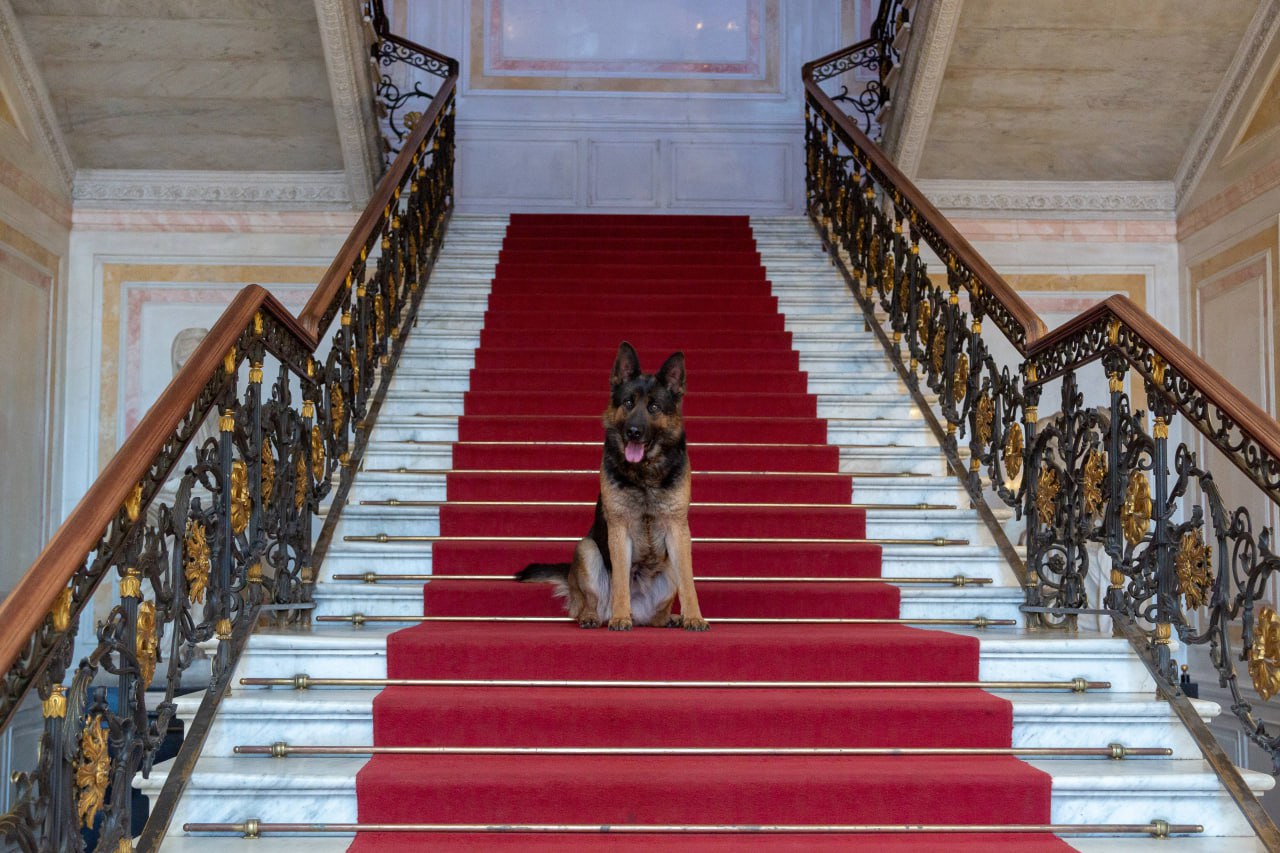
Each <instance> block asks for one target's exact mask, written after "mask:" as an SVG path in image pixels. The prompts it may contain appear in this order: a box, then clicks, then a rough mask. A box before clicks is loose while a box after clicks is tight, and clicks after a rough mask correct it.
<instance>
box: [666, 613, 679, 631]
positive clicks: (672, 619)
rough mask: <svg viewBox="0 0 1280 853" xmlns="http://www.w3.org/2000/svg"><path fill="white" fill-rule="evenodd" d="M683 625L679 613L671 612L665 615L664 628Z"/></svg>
mask: <svg viewBox="0 0 1280 853" xmlns="http://www.w3.org/2000/svg"><path fill="white" fill-rule="evenodd" d="M682 625H684V617H683V616H681V615H680V614H679V613H672V614H671V615H670V616H668V617H667V621H666V622H665V623H664V624H663V626H662V627H664V628H679V627H681V626H682Z"/></svg>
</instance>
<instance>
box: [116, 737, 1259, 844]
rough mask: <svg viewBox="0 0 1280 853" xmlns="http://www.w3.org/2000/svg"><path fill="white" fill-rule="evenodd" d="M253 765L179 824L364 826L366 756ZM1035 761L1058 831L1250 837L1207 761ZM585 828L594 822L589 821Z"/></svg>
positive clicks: (233, 761)
mask: <svg viewBox="0 0 1280 853" xmlns="http://www.w3.org/2000/svg"><path fill="white" fill-rule="evenodd" d="M246 758H248V757H235V758H214V757H212V756H210V757H207V758H205V759H203V760H202V761H201V762H200V763H199V765H198V766H197V767H196V769H195V772H194V773H192V775H191V778H190V780H189V781H188V783H187V789H186V790H187V795H186V796H184V797H183V799H182V801H181V802H180V803H179V804H178V808H177V810H176V813H175V814H174V817H173V823H174V824H175V825H177V826H181V825H182V824H183V823H184V822H188V821H195V820H199V821H206V822H214V823H216V822H224V821H226V822H236V821H242V820H244V819H245V818H247V817H258V818H261V819H262V820H264V821H276V822H286V823H308V822H314V821H325V822H331V823H353V822H355V821H356V820H358V817H357V814H356V794H355V776H356V773H357V772H358V771H359V769H360V768H361V767H362V766H363V765H364V763H365V760H366V759H365V758H364V757H338V756H321V757H292V758H287V759H284V760H274V761H273V760H271V759H268V758H261V757H257V756H255V757H253V758H252V759H249V760H246ZM170 763H171V762H165V763H164V764H162V765H158V766H157V767H156V768H155V770H154V771H153V772H152V775H151V779H149V780H144V781H143V782H142V784H141V785H140V787H141V788H142V790H143V792H144V793H153V792H155V791H158V790H159V787H160V786H161V785H162V784H163V782H164V779H165V778H166V776H167V771H168V765H169V764H170ZM1028 763H1029V764H1031V765H1032V766H1033V767H1035V768H1037V769H1039V770H1041V771H1042V772H1044V773H1046V774H1048V775H1049V776H1050V777H1051V779H1052V789H1053V798H1052V805H1051V807H1050V808H1051V812H1050V813H1051V819H1052V820H1053V821H1054V822H1056V823H1145V822H1147V821H1150V820H1152V819H1153V818H1161V819H1163V820H1168V821H1170V822H1171V823H1194V824H1201V825H1203V826H1204V828H1205V834H1206V835H1210V836H1212V835H1242V834H1245V833H1247V832H1248V830H1249V827H1248V824H1247V822H1246V821H1245V819H1244V816H1243V815H1242V814H1241V813H1240V811H1239V809H1237V808H1236V807H1235V804H1234V803H1233V802H1232V801H1231V799H1230V797H1229V796H1228V795H1227V794H1226V793H1225V791H1223V790H1222V788H1221V785H1220V784H1219V782H1218V777H1217V776H1216V774H1214V773H1213V772H1212V770H1210V769H1209V768H1208V766H1207V765H1206V764H1205V763H1204V762H1203V761H1196V760H1188V759H1184V760H1165V761H1151V760H1148V761H1136V760H1135V761H1119V762H1112V761H1105V762H1104V761H1098V760H1095V761H1060V760H1058V761H1044V760H1031V761H1029V762H1028ZM1244 774H1245V778H1246V781H1247V782H1248V783H1249V784H1250V786H1251V787H1252V788H1254V789H1255V790H1256V791H1259V792H1262V791H1267V790H1270V789H1271V787H1272V786H1273V785H1274V784H1275V780H1274V779H1273V778H1272V777H1270V776H1267V775H1265V774H1262V773H1257V772H1256V771H1244ZM246 809H251V811H249V812H246ZM584 822H591V820H590V818H589V817H587V816H584Z"/></svg>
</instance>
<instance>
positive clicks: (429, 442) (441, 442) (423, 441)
mask: <svg viewBox="0 0 1280 853" xmlns="http://www.w3.org/2000/svg"><path fill="white" fill-rule="evenodd" d="M388 444H413V445H418V446H421V447H453V446H454V445H461V446H463V447H596V448H599V447H600V440H599V439H597V440H595V441H530V440H527V439H522V440H515V439H513V440H511V441H500V440H496V439H493V440H490V439H486V440H484V441H462V440H459V441H450V440H449V439H445V438H402V439H399V440H393V441H390V442H388ZM689 447H691V448H698V447H861V448H877V447H896V448H915V447H919V448H921V449H925V448H928V449H929V450H933V449H934V448H932V447H929V446H928V445H923V444H823V443H819V442H813V441H808V442H789V441H690V442H689Z"/></svg>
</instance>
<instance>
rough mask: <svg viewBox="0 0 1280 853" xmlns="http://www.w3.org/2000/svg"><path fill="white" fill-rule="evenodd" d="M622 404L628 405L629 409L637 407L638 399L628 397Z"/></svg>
mask: <svg viewBox="0 0 1280 853" xmlns="http://www.w3.org/2000/svg"><path fill="white" fill-rule="evenodd" d="M622 405H624V406H626V407H627V408H628V409H634V408H635V407H636V401H635V399H633V398H631V397H628V398H627V399H626V400H624V401H623V402H622Z"/></svg>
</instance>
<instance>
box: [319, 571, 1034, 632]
mask: <svg viewBox="0 0 1280 853" xmlns="http://www.w3.org/2000/svg"><path fill="white" fill-rule="evenodd" d="M378 586H379V589H378V590H374V591H370V590H371V587H369V586H366V585H363V584H345V583H333V584H324V585H322V588H317V590H316V610H315V615H317V616H350V615H351V614H353V613H362V614H365V615H378V616H404V617H414V616H421V615H422V612H423V610H422V608H423V605H422V587H421V586H404V587H398V588H388V587H386V586H384V585H382V584H379V585H378ZM361 592H365V593H366V594H365V595H361V594H360V593H361ZM547 595H548V596H550V595H551V593H550V591H548V593H547ZM1019 603H1020V602H1019V601H1017V600H1011V599H1005V600H998V599H996V598H994V597H986V596H982V595H973V596H970V595H968V594H967V592H966V591H965V590H955V591H952V592H950V593H942V592H939V593H934V594H932V595H931V596H930V597H929V598H911V599H906V598H904V599H903V601H902V609H901V616H902V618H904V619H977V618H979V617H982V618H986V619H1013V620H1015V621H1017V622H1018V623H1019V624H1022V622H1023V619H1022V614H1021V612H1020V611H1019V610H1018V604H1019ZM557 612H559V609H558V608H557ZM706 615H707V618H708V619H710V620H711V621H712V622H713V623H714V622H715V619H716V614H715V612H714V610H713V609H712V608H710V607H709V606H707V607H706ZM414 621H415V620H413V619H411V618H407V619H406V620H405V622H404V623H403V624H404V625H409V624H413V623H414ZM352 630H358V629H352ZM987 630H989V631H1008V630H1011V628H1009V627H992V628H988V629H987Z"/></svg>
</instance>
